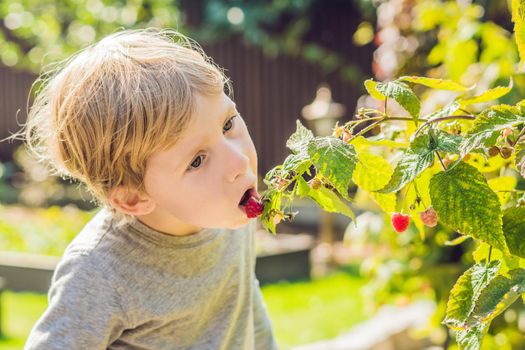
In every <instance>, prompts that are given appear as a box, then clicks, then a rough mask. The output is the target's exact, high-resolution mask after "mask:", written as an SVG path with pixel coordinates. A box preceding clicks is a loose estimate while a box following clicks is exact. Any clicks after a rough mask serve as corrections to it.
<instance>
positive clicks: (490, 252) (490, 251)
mask: <svg viewBox="0 0 525 350" xmlns="http://www.w3.org/2000/svg"><path fill="white" fill-rule="evenodd" d="M491 254H492V246H490V248H489V256H488V257H487V264H488V263H489V262H490V255H491Z"/></svg>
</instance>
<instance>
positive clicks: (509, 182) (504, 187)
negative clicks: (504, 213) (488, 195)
mask: <svg viewBox="0 0 525 350" xmlns="http://www.w3.org/2000/svg"><path fill="white" fill-rule="evenodd" d="M487 183H488V184H489V187H490V188H491V189H492V190H493V191H494V192H495V193H496V194H497V195H498V199H499V203H500V204H501V205H502V206H503V205H505V204H506V203H507V201H508V198H509V197H510V196H509V194H510V192H501V191H512V190H513V189H514V188H515V187H516V184H517V183H518V180H517V178H516V176H514V175H512V176H500V177H494V178H492V179H489V180H488V181H487Z"/></svg>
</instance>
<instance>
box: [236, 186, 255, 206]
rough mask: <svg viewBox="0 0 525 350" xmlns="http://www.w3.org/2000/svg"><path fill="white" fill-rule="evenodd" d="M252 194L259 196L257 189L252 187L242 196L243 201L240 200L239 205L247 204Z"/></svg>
mask: <svg viewBox="0 0 525 350" xmlns="http://www.w3.org/2000/svg"><path fill="white" fill-rule="evenodd" d="M251 196H254V197H256V198H258V197H259V196H258V193H257V192H256V191H255V189H254V188H250V189H248V190H247V191H246V192H244V195H243V196H242V198H241V201H240V202H239V205H245V204H246V202H247V201H248V199H250V197H251Z"/></svg>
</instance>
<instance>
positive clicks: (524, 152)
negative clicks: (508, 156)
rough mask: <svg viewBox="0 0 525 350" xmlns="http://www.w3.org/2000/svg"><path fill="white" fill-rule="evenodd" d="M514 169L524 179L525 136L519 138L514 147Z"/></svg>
mask: <svg viewBox="0 0 525 350" xmlns="http://www.w3.org/2000/svg"><path fill="white" fill-rule="evenodd" d="M514 152H515V159H514V162H515V164H516V169H517V170H518V171H519V172H520V174H521V176H522V177H525V136H521V137H520V138H519V139H518V141H517V142H516V144H515V145H514Z"/></svg>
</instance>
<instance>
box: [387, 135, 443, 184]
mask: <svg viewBox="0 0 525 350" xmlns="http://www.w3.org/2000/svg"><path fill="white" fill-rule="evenodd" d="M435 148H436V144H435V142H434V141H432V139H431V138H430V136H429V135H427V134H422V135H419V136H418V137H416V138H415V139H414V141H412V143H411V145H410V148H409V149H408V150H407V151H406V152H405V153H404V154H403V157H402V158H401V160H400V161H399V162H398V163H397V165H396V168H395V169H394V174H392V177H391V178H390V181H389V182H388V184H387V185H386V186H385V187H384V188H382V189H380V190H377V192H379V193H390V192H395V191H398V190H400V189H401V188H403V186H405V185H406V184H407V183H409V182H410V181H412V180H413V179H415V178H416V176H418V175H419V174H421V173H422V172H423V171H424V170H425V169H426V168H428V167H429V166H430V164H432V161H433V160H434V150H435Z"/></svg>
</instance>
